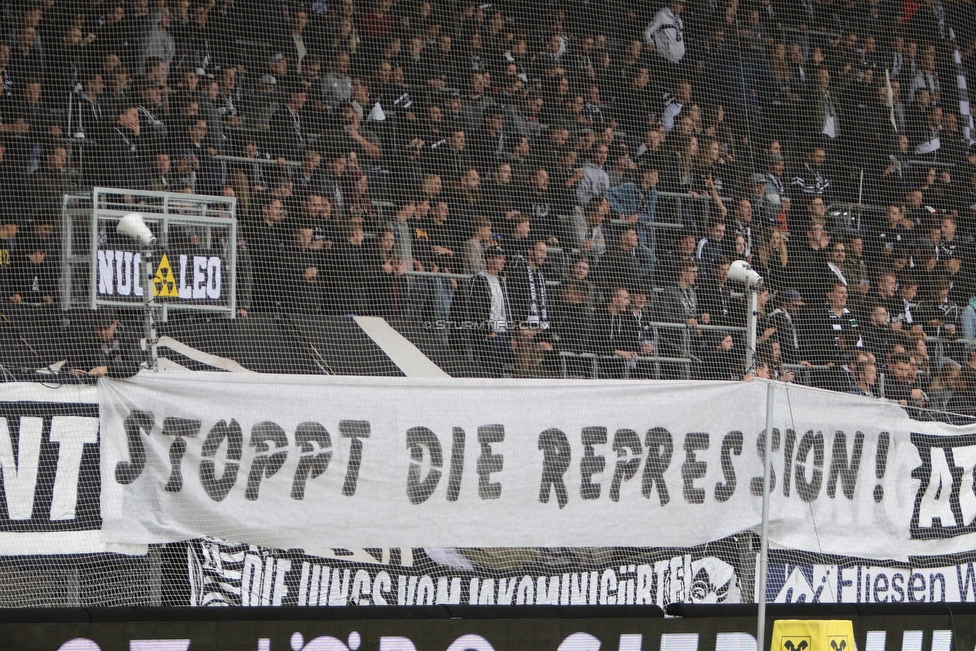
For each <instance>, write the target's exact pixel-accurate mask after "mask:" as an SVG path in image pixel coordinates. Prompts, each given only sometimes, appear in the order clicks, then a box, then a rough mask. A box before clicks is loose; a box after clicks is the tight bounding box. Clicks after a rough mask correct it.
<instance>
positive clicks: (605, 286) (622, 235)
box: [593, 224, 646, 296]
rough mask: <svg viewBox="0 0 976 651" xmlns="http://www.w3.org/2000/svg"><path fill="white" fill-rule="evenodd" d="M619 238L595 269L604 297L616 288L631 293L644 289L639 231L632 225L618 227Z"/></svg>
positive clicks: (597, 282)
mask: <svg viewBox="0 0 976 651" xmlns="http://www.w3.org/2000/svg"><path fill="white" fill-rule="evenodd" d="M614 230H615V232H616V234H617V237H616V238H615V241H614V243H613V246H610V247H607V250H606V252H605V253H604V254H603V255H602V256H600V259H599V262H597V264H596V268H595V269H594V273H593V276H594V282H595V283H596V286H597V289H599V290H600V291H601V292H603V294H604V296H607V295H609V293H610V292H611V291H612V290H613V288H615V287H625V288H628V290H629V291H630V292H634V291H636V290H637V289H643V285H644V283H645V282H646V278H645V277H644V276H643V275H642V274H641V269H640V263H639V261H638V259H637V255H636V251H637V247H638V245H639V241H638V238H637V231H636V230H634V227H633V226H631V225H630V224H626V225H623V226H619V227H616V228H615V229H614Z"/></svg>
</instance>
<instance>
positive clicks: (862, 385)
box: [848, 361, 878, 398]
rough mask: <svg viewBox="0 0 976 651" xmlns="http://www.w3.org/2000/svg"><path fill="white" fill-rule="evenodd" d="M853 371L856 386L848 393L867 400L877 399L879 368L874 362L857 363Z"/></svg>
mask: <svg viewBox="0 0 976 651" xmlns="http://www.w3.org/2000/svg"><path fill="white" fill-rule="evenodd" d="M853 371H854V386H852V387H851V389H850V390H849V391H848V393H852V394H854V395H856V396H863V397H865V398H877V395H876V394H875V388H874V385H875V383H876V382H877V379H878V366H877V365H876V364H875V363H874V362H866V361H865V362H856V363H855V364H854V369H853Z"/></svg>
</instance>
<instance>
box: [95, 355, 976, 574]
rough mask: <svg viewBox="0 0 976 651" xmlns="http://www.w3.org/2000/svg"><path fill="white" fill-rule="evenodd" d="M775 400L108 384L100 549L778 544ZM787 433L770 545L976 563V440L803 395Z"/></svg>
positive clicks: (651, 389)
mask: <svg viewBox="0 0 976 651" xmlns="http://www.w3.org/2000/svg"><path fill="white" fill-rule="evenodd" d="M765 394H766V384H765V383H763V382H761V381H757V382H753V383H741V382H738V383H718V382H598V381H593V382H588V381H563V382H561V381H489V380H454V379H452V380H443V381H441V380H430V379H424V380H410V379H404V378H354V377H341V378H339V377H309V376H301V377H299V376H274V377H269V376H260V375H253V376H252V375H248V376H244V375H237V374H234V375H231V374H226V373H199V372H197V373H167V374H151V373H141V374H140V375H138V376H137V377H135V378H132V379H129V380H105V381H103V382H101V383H100V385H99V397H100V409H101V412H100V413H101V420H102V437H103V438H102V441H103V443H102V460H101V463H102V516H103V536H105V539H106V540H107V541H109V542H114V543H139V544H145V543H163V542H173V541H179V540H185V539H190V538H195V537H198V536H218V537H221V538H224V539H229V540H245V541H248V542H250V543H252V544H258V545H265V546H270V547H278V548H293V547H299V548H317V547H321V546H322V545H329V546H346V547H380V546H382V547H389V546H403V547H409V546H414V547H419V546H428V547H438V546H458V547H468V546H474V547H557V546H618V547H619V546H655V547H666V546H676V547H683V546H693V545H698V544H703V543H707V542H710V541H714V540H718V539H721V538H723V537H726V536H729V535H732V534H735V533H737V532H741V531H744V530H750V529H752V530H754V529H756V528H758V526H759V524H760V518H761V503H762V499H761V492H762V491H761V488H762V456H761V454H762V452H761V451H762V448H763V438H762V431H763V428H764V422H765ZM774 423H775V428H776V431H775V432H774V436H773V450H774V451H773V470H774V474H775V485H774V487H773V491H772V496H773V498H772V511H771V513H772V515H771V528H770V539H771V541H772V543H773V544H774V545H777V546H780V547H786V548H791V549H797V550H806V551H815V552H820V553H825V554H845V555H852V556H859V557H862V558H905V557H907V556H908V555H909V554H915V553H928V554H935V553H951V552H953V551H959V550H962V549H972V548H973V538H974V536H973V533H972V531H971V529H970V527H972V524H973V520H974V519H976V494H974V493H973V490H972V488H973V472H972V470H973V466H974V465H976V464H974V463H973V462H972V461H969V462H968V463H969V465H968V469H966V467H965V465H964V463H965V462H966V460H967V459H968V457H966V454H965V452H966V451H967V450H969V449H976V441H973V440H970V437H967V436H963V437H961V438H960V437H959V436H958V435H959V434H961V433H963V432H962V430H961V429H959V428H954V427H949V426H944V425H938V424H932V423H917V422H914V421H911V420H910V419H909V418H908V417H907V416H906V414H905V412H904V411H902V410H901V409H900V408H899V407H897V406H896V405H891V404H885V403H881V402H878V401H872V400H867V399H860V398H855V397H851V396H846V395H842V394H837V393H831V392H825V391H818V390H812V389H806V388H803V387H787V386H786V385H777V387H776V401H775V408H774ZM912 432H916V433H920V434H912ZM919 437H921V438H919ZM916 438H918V440H919V441H922V443H923V444H922V445H921V447H918V446H917V443H918V441H916ZM957 445H964V446H973V447H971V448H970V447H964V448H963V449H962V450H959V449H956V447H955V446H957ZM879 449H880V451H881V454H879ZM954 455H955V456H954ZM960 455H962V456H960ZM954 459H961V460H962V461H960V462H958V466H957V465H956V463H957V462H956V461H954ZM967 482H968V484H967ZM943 485H944V487H943V488H942V489H940V486H943ZM949 486H951V487H952V490H948V487H949ZM967 491H968V492H967ZM967 495H968V498H967V497H966V496H967ZM960 496H961V497H960Z"/></svg>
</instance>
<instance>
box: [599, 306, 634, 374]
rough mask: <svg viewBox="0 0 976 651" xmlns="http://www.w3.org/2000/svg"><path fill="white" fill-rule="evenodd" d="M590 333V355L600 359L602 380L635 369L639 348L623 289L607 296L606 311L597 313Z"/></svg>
mask: <svg viewBox="0 0 976 651" xmlns="http://www.w3.org/2000/svg"><path fill="white" fill-rule="evenodd" d="M593 329H594V331H595V332H594V336H593V339H592V341H593V352H595V353H596V354H597V355H598V356H599V357H600V363H599V368H600V375H601V377H607V378H620V377H624V374H625V369H627V368H628V367H629V368H630V369H636V368H637V358H638V357H639V356H640V349H641V346H640V343H639V337H638V334H639V333H638V330H637V321H636V320H635V319H634V318H633V316H632V315H631V312H630V294H629V292H628V291H627V290H626V289H624V288H623V287H618V288H615V289H613V290H611V291H610V292H609V299H608V300H607V303H606V307H605V308H604V309H603V310H598V311H597V313H596V318H595V319H594V323H593Z"/></svg>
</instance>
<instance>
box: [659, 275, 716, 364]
mask: <svg viewBox="0 0 976 651" xmlns="http://www.w3.org/2000/svg"><path fill="white" fill-rule="evenodd" d="M697 280H698V263H697V262H691V261H688V262H684V263H682V264H681V265H680V266H679V268H678V279H677V281H676V282H675V283H674V284H673V285H671V286H670V287H668V288H666V289H665V290H664V292H663V293H662V294H660V295H659V297H658V300H656V301H655V303H654V305H655V309H656V312H657V314H658V316H657V320H658V321H666V322H668V323H682V324H684V325H685V326H687V327H689V328H691V330H692V335H693V341H694V338H702V337H704V331H702V330H701V329H700V328H699V327H698V325H699V323H700V324H703V325H708V324H709V323H710V322H711V316H710V315H709V314H708V312H705V311H704V310H702V308H701V305H700V304H699V302H698V293H697V291H696V289H695V283H696V282H697ZM680 335H681V333H680V332H678V331H675V332H668V333H667V336H662V341H661V351H662V353H663V354H664V355H665V356H666V357H684V356H685V355H686V354H687V353H688V352H689V351H686V350H684V346H683V345H682V344H681V339H682V338H681V336H680Z"/></svg>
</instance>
